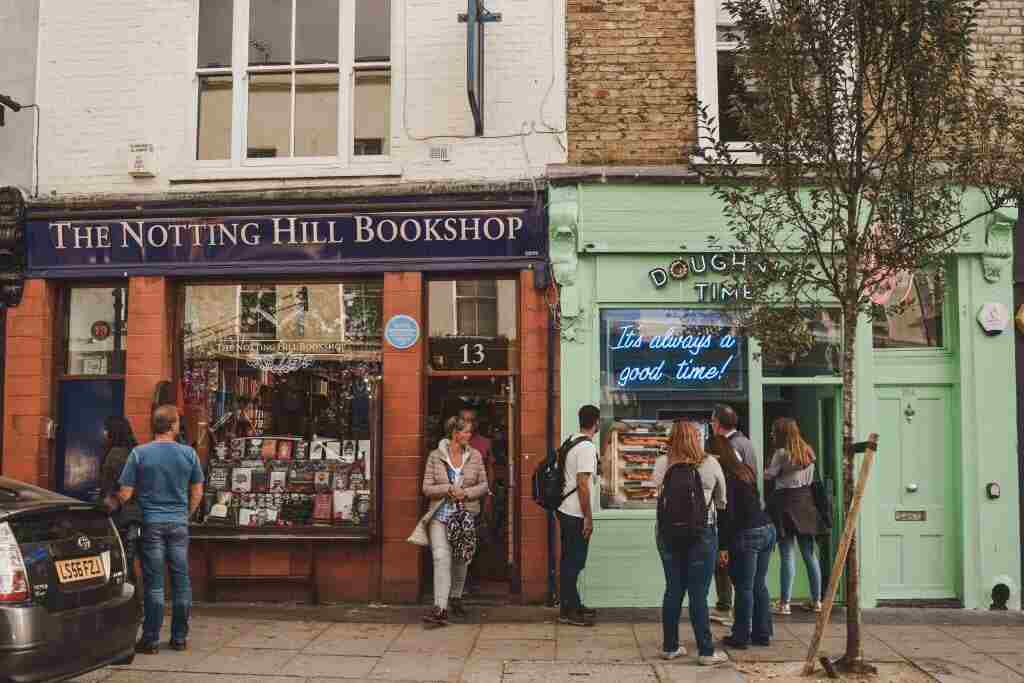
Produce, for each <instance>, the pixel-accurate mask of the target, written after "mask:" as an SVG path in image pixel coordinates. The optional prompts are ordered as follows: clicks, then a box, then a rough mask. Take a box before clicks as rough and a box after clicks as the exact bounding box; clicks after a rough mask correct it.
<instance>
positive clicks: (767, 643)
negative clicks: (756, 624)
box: [750, 640, 772, 647]
mask: <svg viewBox="0 0 1024 683" xmlns="http://www.w3.org/2000/svg"><path fill="white" fill-rule="evenodd" d="M750 644H751V645H756V646H757V647H771V646H772V641H770V640H751V641H750Z"/></svg>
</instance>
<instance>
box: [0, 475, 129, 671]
mask: <svg viewBox="0 0 1024 683" xmlns="http://www.w3.org/2000/svg"><path fill="white" fill-rule="evenodd" d="M134 592H135V589H134V587H133V586H132V583H131V580H130V576H129V568H128V566H127V563H126V561H125V550H124V547H123V545H122V543H121V537H120V535H119V534H118V532H117V529H116V528H115V526H114V524H113V523H112V521H111V519H110V516H109V515H107V514H106V513H104V512H102V511H101V510H99V509H98V508H96V507H95V506H93V505H90V504H88V503H83V502H82V501H79V500H75V499H74V498H67V497H65V496H61V495H58V494H56V493H53V492H52V491H46V490H44V489H41V488H38V487H35V486H30V485H28V484H25V483H22V482H19V481H15V480H13V479H7V478H4V477H0V683H29V682H34V681H62V680H65V679H68V678H73V677H75V676H78V675H80V674H83V673H85V672H87V671H92V670H94V669H98V668H101V667H103V666H106V665H108V664H127V663H130V662H131V661H132V658H133V657H134V654H135V638H136V635H137V623H138V622H137V618H136V605H135V599H134Z"/></svg>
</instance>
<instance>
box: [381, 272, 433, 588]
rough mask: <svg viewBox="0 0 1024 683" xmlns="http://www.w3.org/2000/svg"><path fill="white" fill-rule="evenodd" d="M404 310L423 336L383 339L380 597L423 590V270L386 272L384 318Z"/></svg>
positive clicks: (424, 346)
mask: <svg viewBox="0 0 1024 683" xmlns="http://www.w3.org/2000/svg"><path fill="white" fill-rule="evenodd" d="M401 313H404V314H405V315H409V316H412V317H413V318H415V319H416V320H417V321H419V323H420V327H421V331H420V340H419V342H417V343H416V345H415V346H413V347H412V348H410V349H405V350H402V351H399V350H398V349H395V348H393V347H391V346H390V345H388V344H386V343H385V345H384V388H383V391H384V439H383V444H382V445H383V459H382V463H381V467H382V470H383V471H382V477H383V482H382V483H383V488H384V493H383V497H382V500H381V505H380V511H381V522H382V524H381V530H382V533H381V543H382V549H381V599H382V600H384V601H385V602H413V601H415V600H417V599H418V598H419V594H420V581H421V577H420V560H421V553H422V551H421V549H420V548H419V547H417V546H414V545H412V544H410V543H406V541H405V539H406V538H408V536H409V533H410V532H411V531H412V529H413V527H414V526H415V525H416V520H417V518H418V516H419V514H420V472H421V467H420V463H421V460H422V456H423V454H422V453H421V452H420V451H421V444H422V443H423V421H424V412H425V410H424V402H425V400H426V398H425V388H424V381H425V371H424V352H425V349H426V339H425V337H426V330H424V329H422V327H423V325H424V323H425V320H426V316H425V311H424V292H423V274H422V273H386V274H385V275H384V320H388V319H390V318H391V316H393V315H398V314H401Z"/></svg>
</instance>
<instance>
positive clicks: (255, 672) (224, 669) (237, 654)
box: [178, 647, 297, 676]
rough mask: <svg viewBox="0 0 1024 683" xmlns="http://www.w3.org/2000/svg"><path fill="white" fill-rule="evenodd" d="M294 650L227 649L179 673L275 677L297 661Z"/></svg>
mask: <svg viewBox="0 0 1024 683" xmlns="http://www.w3.org/2000/svg"><path fill="white" fill-rule="evenodd" d="M296 654H297V653H296V652H295V651H294V650H260V649H253V648H238V647H225V648H222V649H220V650H217V651H216V652H212V653H207V656H206V657H204V658H202V659H199V660H197V661H196V662H194V663H192V664H189V665H187V666H186V667H184V668H183V669H178V670H179V671H194V672H204V673H211V674H243V675H248V676H273V675H278V674H281V673H285V672H287V671H288V663H289V662H291V661H292V660H293V659H295V655H296Z"/></svg>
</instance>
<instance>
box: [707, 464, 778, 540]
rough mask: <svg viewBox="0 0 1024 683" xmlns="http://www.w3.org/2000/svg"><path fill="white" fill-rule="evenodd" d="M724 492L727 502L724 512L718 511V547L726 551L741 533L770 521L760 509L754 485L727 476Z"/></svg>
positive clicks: (758, 497) (759, 499) (759, 501)
mask: <svg viewBox="0 0 1024 683" xmlns="http://www.w3.org/2000/svg"><path fill="white" fill-rule="evenodd" d="M725 491H726V500H727V501H729V502H728V504H727V506H726V508H725V510H721V511H719V519H718V547H719V548H721V549H723V550H728V549H729V548H731V547H732V545H733V543H734V542H735V540H736V537H737V536H738V535H739V534H740V533H741V532H743V531H746V530H747V529H756V528H758V527H762V526H765V525H768V524H771V523H772V520H771V518H770V517H769V516H768V515H767V514H766V513H765V511H764V510H762V509H761V498H760V496H758V494H757V484H756V483H754V484H748V483H747V482H745V481H740V480H739V479H737V478H736V477H733V476H730V475H728V474H727V475H726V476H725Z"/></svg>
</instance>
